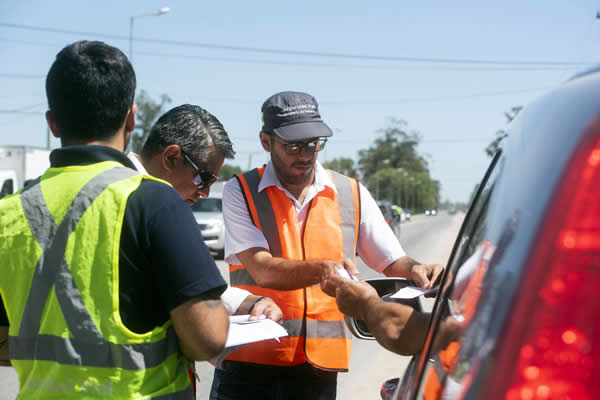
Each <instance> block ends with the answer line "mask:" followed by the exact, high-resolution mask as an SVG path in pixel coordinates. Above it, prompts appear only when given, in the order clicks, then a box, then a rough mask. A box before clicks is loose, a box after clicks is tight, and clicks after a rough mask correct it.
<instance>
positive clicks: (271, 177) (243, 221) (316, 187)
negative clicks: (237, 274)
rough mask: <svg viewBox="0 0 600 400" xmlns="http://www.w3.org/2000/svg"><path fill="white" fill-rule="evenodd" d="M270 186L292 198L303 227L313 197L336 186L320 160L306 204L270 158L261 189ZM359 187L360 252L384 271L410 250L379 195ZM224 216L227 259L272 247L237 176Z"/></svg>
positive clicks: (231, 261)
mask: <svg viewBox="0 0 600 400" xmlns="http://www.w3.org/2000/svg"><path fill="white" fill-rule="evenodd" d="M269 186H277V187H278V188H279V189H280V190H282V191H283V192H284V193H285V194H286V195H287V196H288V197H289V198H290V199H291V200H292V202H293V203H294V207H295V208H296V214H297V216H298V221H299V223H300V229H302V226H303V225H304V223H305V221H306V216H307V213H308V205H309V204H310V201H311V200H312V199H313V198H314V197H315V196H316V195H317V194H318V193H319V192H320V191H322V190H323V189H325V186H329V187H331V188H333V189H334V190H335V186H334V184H333V182H332V180H331V177H330V176H329V174H328V173H327V171H326V170H325V168H323V166H322V165H321V164H320V163H319V162H318V161H317V162H316V168H315V180H314V182H313V184H312V185H311V186H310V187H309V189H308V192H307V194H306V197H305V198H304V201H303V203H302V204H300V203H299V202H298V200H297V199H296V198H295V197H294V196H292V194H291V193H290V192H289V191H288V190H287V189H285V188H284V187H283V186H282V185H281V183H280V182H279V179H278V178H277V175H276V173H275V168H274V167H273V164H272V163H271V162H270V161H269V163H268V164H267V167H266V168H265V172H264V174H263V177H262V179H261V181H260V183H259V185H258V190H259V191H262V190H264V189H265V188H267V187H269ZM359 187H360V189H359V190H360V199H361V201H360V212H361V221H360V230H359V234H358V246H357V247H358V248H357V250H358V255H359V256H360V258H361V259H362V260H363V261H364V262H365V264H367V265H368V266H369V267H371V268H372V269H374V270H375V271H377V272H381V271H383V270H384V269H385V268H386V267H387V266H388V265H390V264H391V263H392V262H394V261H396V260H397V259H398V258H400V257H402V256H404V255H405V254H406V253H405V252H404V250H403V249H402V246H401V245H400V242H399V241H398V239H397V238H396V236H395V235H394V232H393V231H392V229H391V228H390V227H389V225H388V224H387V223H386V222H385V219H384V218H383V215H382V214H381V211H380V210H379V207H378V206H377V203H376V202H375V199H373V197H372V196H371V194H370V193H369V191H368V190H367V189H366V188H365V187H364V186H363V185H362V184H360V185H359ZM223 220H224V222H225V261H227V262H228V263H229V264H233V265H239V264H240V261H239V259H238V258H237V256H236V254H238V253H241V252H242V251H244V250H248V249H250V248H253V247H262V248H265V249H269V244H268V243H267V239H266V238H265V236H264V235H263V233H262V232H261V231H260V230H259V229H258V228H257V227H256V226H255V225H254V224H253V223H252V220H251V219H250V215H249V214H248V207H247V205H246V201H245V199H244V195H243V194H242V192H241V190H240V185H239V183H238V182H237V179H235V178H232V179H230V180H229V181H227V183H226V184H225V187H224V188H223Z"/></svg>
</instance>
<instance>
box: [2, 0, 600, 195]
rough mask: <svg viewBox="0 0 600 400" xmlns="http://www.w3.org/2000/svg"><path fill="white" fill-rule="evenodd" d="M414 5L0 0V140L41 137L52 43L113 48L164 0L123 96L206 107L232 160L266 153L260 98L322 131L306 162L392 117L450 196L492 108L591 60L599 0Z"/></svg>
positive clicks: (489, 124)
mask: <svg viewBox="0 0 600 400" xmlns="http://www.w3.org/2000/svg"><path fill="white" fill-rule="evenodd" d="M424 3H425V2H401V1H373V2H364V1H362V2H358V1H348V0H347V1H329V2H324V1H322V2H318V1H304V2H295V3H289V2H281V1H279V2H274V1H255V2H242V1H239V2H235V1H218V2H199V1H181V0H179V1H177V0H161V1H160V2H158V1H153V0H152V1H129V2H123V1H113V0H105V1H102V2H99V1H97V2H87V1H60V0H57V1H52V2H45V1H26V0H21V1H14V2H9V1H3V2H0V59H1V60H2V63H1V64H0V85H1V86H0V87H2V90H0V145H2V144H8V145H20V144H24V145H32V146H45V144H46V126H45V120H44V115H43V113H44V111H45V110H46V98H45V93H44V77H45V74H46V73H47V71H48V69H49V67H50V65H51V63H52V61H53V59H54V57H55V55H56V53H57V52H58V51H59V50H60V49H61V48H62V47H64V46H65V45H67V44H69V43H71V42H73V41H76V40H81V39H91V40H103V41H105V42H107V43H109V44H111V45H114V46H117V47H119V48H121V49H122V50H123V51H124V52H126V53H128V49H129V42H128V35H129V21H130V17H131V16H138V15H142V14H145V13H149V12H151V11H152V10H155V9H158V8H161V7H169V8H170V9H171V11H170V12H169V13H168V14H165V15H162V16H159V17H151V16H144V17H137V18H135V24H134V39H135V40H134V42H133V65H134V68H135V70H136V73H137V79H138V92H139V90H141V89H144V90H146V91H147V92H148V93H149V94H150V95H151V96H152V97H153V98H155V99H158V98H159V96H160V95H161V94H163V93H165V94H168V95H169V96H170V97H171V98H172V100H173V102H172V103H171V106H175V105H178V104H181V103H192V104H198V105H200V106H202V107H204V108H206V109H207V110H209V111H210V112H212V113H213V114H215V115H216V116H217V117H218V118H219V119H220V120H221V122H222V123H223V124H224V126H225V128H226V129H227V130H228V132H229V134H230V137H231V138H232V140H233V142H234V148H235V150H236V151H237V157H236V160H235V161H233V164H237V165H240V166H242V167H243V168H246V167H247V166H248V163H249V161H250V158H251V161H252V164H253V165H255V164H258V163H263V162H265V161H266V160H267V154H266V153H264V152H263V151H262V149H261V148H260V146H259V142H258V131H259V129H260V106H261V104H262V102H263V101H264V100H265V99H266V98H267V97H269V96H270V95H271V94H273V93H276V92H279V91H283V90H298V91H306V92H309V93H311V94H313V95H314V96H315V97H316V98H317V100H318V101H319V104H320V110H321V114H322V117H323V119H324V121H325V122H326V123H328V124H329V125H330V126H331V127H332V128H333V129H334V131H335V134H334V136H333V138H332V139H331V140H330V141H329V143H328V144H327V149H326V151H324V152H323V153H322V154H321V155H320V156H319V157H320V160H321V161H324V160H330V159H332V158H335V157H351V158H354V159H356V157H357V151H358V150H359V149H364V148H367V147H368V146H369V145H371V144H372V142H373V141H374V139H375V138H376V137H377V135H378V133H377V130H378V129H380V128H384V127H385V126H386V125H387V123H388V118H389V117H393V118H398V119H403V120H405V121H406V122H407V124H408V128H409V129H410V130H415V131H418V132H420V134H421V137H422V142H421V144H420V145H419V151H420V153H421V154H422V155H424V156H425V158H426V159H427V160H428V162H429V165H430V170H431V175H432V177H433V178H434V179H437V180H439V181H440V182H441V185H442V199H443V200H445V199H450V200H454V201H465V200H467V198H468V196H469V194H470V193H471V191H472V189H473V186H474V185H475V184H476V183H477V182H478V181H479V180H480V179H481V177H482V176H483V173H484V171H485V168H486V167H487V164H488V163H489V161H490V159H489V158H488V157H487V156H486V155H485V153H484V148H485V147H486V145H487V144H488V143H489V142H490V141H491V140H492V139H493V138H494V136H495V132H496V131H497V130H498V129H502V128H505V118H504V112H505V111H507V110H509V109H510V108H511V107H513V106H517V105H526V104H527V103H529V102H531V101H532V100H534V99H535V98H536V97H538V96H540V95H541V94H543V93H544V92H545V91H548V90H549V89H551V88H552V87H554V86H556V85H558V84H560V83H561V82H562V81H564V80H565V79H567V78H568V77H569V76H571V75H572V74H573V73H575V72H576V71H580V70H581V69H584V68H586V67H587V66H591V65H594V63H595V62H597V59H598V56H597V54H600V52H599V51H600V20H598V19H596V18H595V16H596V12H597V11H599V10H600V3H597V2H592V1H578V2H574V1H572V2H566V1H529V2H522V1H512V0H510V1H502V2H495V3H494V4H490V3H491V2H482V1H462V2H461V1H459V2H438V3H437V4H432V2H427V4H424ZM69 32H76V33H69ZM146 39H152V40H146ZM160 41H164V42H162V43H161V42H160ZM165 42H168V43H165ZM175 42H179V44H178V43H175ZM207 45H208V46H207ZM290 51H295V52H298V53H300V54H298V53H297V54H291V53H290ZM402 58H407V59H429V60H432V61H429V62H424V61H418V62H413V61H408V60H406V59H402ZM457 61H461V62H457ZM464 61H467V62H464ZM482 61H486V62H488V63H482ZM490 61H491V62H493V63H489V62H490ZM530 63H539V64H530ZM51 145H52V146H53V147H58V146H59V143H58V142H57V141H55V140H52V142H51Z"/></svg>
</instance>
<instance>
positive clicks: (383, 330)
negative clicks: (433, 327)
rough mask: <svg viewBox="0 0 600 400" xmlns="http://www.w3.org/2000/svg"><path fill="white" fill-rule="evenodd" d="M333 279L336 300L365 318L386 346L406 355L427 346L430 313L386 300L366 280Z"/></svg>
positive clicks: (347, 310) (342, 308)
mask: <svg viewBox="0 0 600 400" xmlns="http://www.w3.org/2000/svg"><path fill="white" fill-rule="evenodd" d="M332 281H335V282H331V284H335V285H336V287H337V289H336V302H337V304H338V307H339V309H340V311H341V312H343V313H344V314H346V315H349V316H351V317H354V318H357V319H361V320H363V321H365V323H366V324H367V327H368V328H369V331H370V332H371V333H372V334H373V336H374V337H375V339H377V341H378V342H379V344H381V345H382V346H383V347H385V348H386V349H388V350H390V351H393V352H394V353H397V354H402V355H412V354H415V353H418V352H419V351H420V350H421V349H422V348H423V341H424V339H425V333H426V332H427V324H428V323H429V314H425V313H420V312H417V311H415V310H414V309H412V308H411V307H409V306H406V305H403V304H397V303H385V302H383V301H382V300H381V299H380V298H379V295H378V294H377V291H375V289H374V288H373V287H372V286H371V285H369V284H368V283H366V282H361V281H352V280H350V279H345V278H342V277H334V278H332Z"/></svg>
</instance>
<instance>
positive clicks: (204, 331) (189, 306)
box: [171, 300, 229, 361]
mask: <svg viewBox="0 0 600 400" xmlns="http://www.w3.org/2000/svg"><path fill="white" fill-rule="evenodd" d="M171 320H172V321H173V327H174V328H175V332H176V334H177V338H178V339H179V346H180V349H181V352H182V353H183V354H184V355H185V356H186V357H187V358H188V359H190V360H197V361H203V360H208V359H210V358H213V357H215V356H216V355H217V354H219V353H220V352H221V351H222V350H223V348H224V347H225V343H226V341H227V334H228V331H229V315H228V314H227V311H226V310H225V306H223V303H222V302H221V301H220V300H202V301H199V300H198V301H196V300H190V301H188V302H186V303H184V304H182V305H180V306H178V307H176V308H175V309H173V310H172V311H171ZM206 321H210V323H206Z"/></svg>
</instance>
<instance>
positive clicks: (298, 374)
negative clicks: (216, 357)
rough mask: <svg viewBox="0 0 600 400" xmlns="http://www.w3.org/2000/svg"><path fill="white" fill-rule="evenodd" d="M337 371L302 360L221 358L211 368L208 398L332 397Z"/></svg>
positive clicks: (273, 399)
mask: <svg viewBox="0 0 600 400" xmlns="http://www.w3.org/2000/svg"><path fill="white" fill-rule="evenodd" d="M336 390H337V372H329V371H323V370H319V369H316V368H314V367H313V366H312V365H310V364H308V363H305V364H300V365H296V366H293V367H276V366H268V365H258V364H250V363H243V362H237V361H224V362H223V369H215V374H214V377H213V383H212V387H211V391H210V400H242V399H243V400H253V399H257V400H335V397H336Z"/></svg>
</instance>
